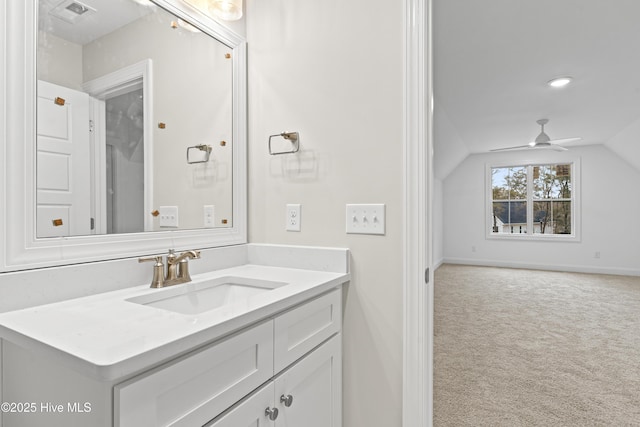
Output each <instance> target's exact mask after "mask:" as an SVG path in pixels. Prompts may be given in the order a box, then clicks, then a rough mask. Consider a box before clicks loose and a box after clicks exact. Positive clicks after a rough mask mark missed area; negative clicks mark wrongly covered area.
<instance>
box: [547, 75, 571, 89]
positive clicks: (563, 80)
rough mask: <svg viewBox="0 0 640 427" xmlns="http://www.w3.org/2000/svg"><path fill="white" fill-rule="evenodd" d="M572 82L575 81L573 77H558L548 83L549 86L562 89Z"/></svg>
mask: <svg viewBox="0 0 640 427" xmlns="http://www.w3.org/2000/svg"><path fill="white" fill-rule="evenodd" d="M572 81H573V77H569V76H564V77H556V78H555V79H551V80H549V81H548V82H547V84H548V85H549V86H551V87H554V88H561V87H565V86H566V85H568V84H569V83H571V82H572Z"/></svg>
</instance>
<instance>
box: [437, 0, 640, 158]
mask: <svg viewBox="0 0 640 427" xmlns="http://www.w3.org/2000/svg"><path fill="white" fill-rule="evenodd" d="M433 21H434V23H433V46H434V97H435V134H436V138H435V144H436V156H438V152H440V153H446V155H445V156H448V157H452V156H453V157H456V156H457V157H458V158H460V157H462V158H464V157H465V156H466V155H468V154H470V153H485V152H488V151H489V150H490V149H495V148H501V147H509V146H514V145H523V144H527V143H528V142H530V141H532V140H533V139H534V138H535V137H536V136H537V135H538V133H539V132H540V128H539V126H538V125H537V124H536V120H538V119H541V118H547V119H549V124H548V125H547V126H546V127H545V131H546V133H547V134H548V135H549V136H550V137H551V138H552V139H560V138H569V137H581V138H582V140H581V141H580V142H578V143H574V144H580V145H585V144H605V145H608V146H610V148H612V149H615V148H616V146H621V145H623V144H627V143H631V142H629V141H631V140H633V141H634V142H635V144H636V146H637V145H639V144H640V140H639V138H640V54H638V52H639V51H640V50H639V49H638V44H640V1H638V0H608V1H601V0H535V1H524V0H484V1H479V0H434V4H433ZM567 75H568V76H572V77H573V78H574V80H573V82H572V83H571V84H570V85H569V86H567V87H565V88H563V89H554V88H551V87H549V86H548V85H547V82H548V81H549V80H551V79H552V78H554V77H558V76H567ZM625 134H628V135H627V136H625V138H623V139H624V142H623V143H621V142H620V139H621V138H620V135H625ZM636 136H637V137H636ZM634 138H635V139H634ZM444 145H447V146H444ZM635 150H636V151H635V152H636V153H637V152H638V151H637V148H636V149H635ZM441 160H443V161H449V163H452V162H454V160H452V159H441ZM636 167H637V166H636Z"/></svg>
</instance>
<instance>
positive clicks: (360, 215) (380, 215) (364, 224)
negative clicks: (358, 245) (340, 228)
mask: <svg viewBox="0 0 640 427" xmlns="http://www.w3.org/2000/svg"><path fill="white" fill-rule="evenodd" d="M346 221H347V233H349V234H381V235H384V234H385V205H384V203H378V204H367V205H354V204H348V205H347V218H346Z"/></svg>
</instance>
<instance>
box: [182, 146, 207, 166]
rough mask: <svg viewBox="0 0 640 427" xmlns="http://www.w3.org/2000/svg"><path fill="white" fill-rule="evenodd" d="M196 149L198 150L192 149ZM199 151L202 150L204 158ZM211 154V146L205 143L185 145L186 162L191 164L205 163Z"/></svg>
mask: <svg viewBox="0 0 640 427" xmlns="http://www.w3.org/2000/svg"><path fill="white" fill-rule="evenodd" d="M192 150H198V151H192ZM199 151H204V158H203V157H202V155H198V154H200V153H199ZM209 156H211V146H210V145H207V144H200V145H194V146H193V147H187V163H188V164H190V165H192V164H194V163H206V162H208V161H209Z"/></svg>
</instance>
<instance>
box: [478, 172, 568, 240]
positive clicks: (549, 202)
mask: <svg viewBox="0 0 640 427" xmlns="http://www.w3.org/2000/svg"><path fill="white" fill-rule="evenodd" d="M487 169H488V170H489V171H490V179H489V182H490V189H489V194H490V197H489V199H490V203H489V206H490V209H489V218H488V222H489V224H488V229H489V231H488V233H487V234H488V236H494V237H507V236H511V237H513V236H514V235H518V236H519V237H526V238H553V237H554V236H555V237H556V238H558V237H562V236H564V237H565V238H566V237H571V238H575V237H576V229H577V227H576V224H575V222H576V221H575V218H576V208H577V203H576V190H575V184H576V183H575V176H576V173H575V169H576V165H575V163H562V164H541V165H526V166H522V165H519V166H499V167H490V168H487Z"/></svg>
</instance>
